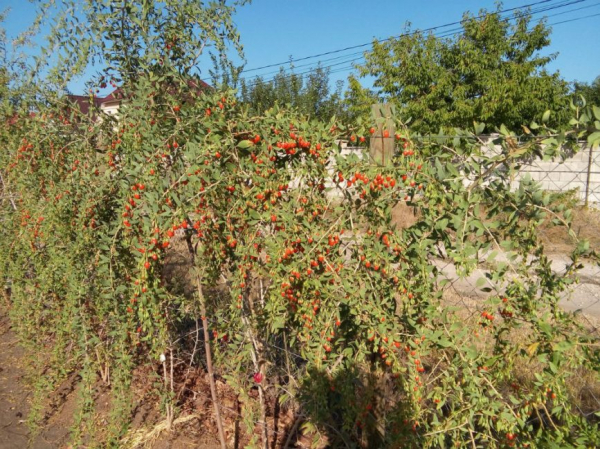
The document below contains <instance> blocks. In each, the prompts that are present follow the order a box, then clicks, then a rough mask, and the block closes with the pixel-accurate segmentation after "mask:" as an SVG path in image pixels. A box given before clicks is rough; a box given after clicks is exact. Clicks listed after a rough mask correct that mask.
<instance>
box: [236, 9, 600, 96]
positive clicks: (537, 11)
mask: <svg viewBox="0 0 600 449" xmlns="http://www.w3.org/2000/svg"><path fill="white" fill-rule="evenodd" d="M551 1H553V0H544V1H540V2H536V3H531V4H529V5H523V6H521V7H516V8H509V9H506V10H501V11H496V12H491V13H486V14H481V15H479V16H475V17H473V20H475V19H478V18H483V17H487V16H491V15H502V14H506V13H507V12H511V11H515V10H520V9H522V8H525V7H529V6H533V5H538V4H545V3H548V2H551ZM586 1H589V0H567V1H561V2H560V3H557V4H551V5H544V6H542V7H538V8H534V9H532V10H528V11H524V12H522V13H521V14H516V15H515V16H514V17H512V18H510V19H509V20H511V19H516V18H520V17H523V16H525V15H531V16H533V15H536V14H540V13H543V12H547V11H552V10H555V9H560V8H565V7H567V6H571V5H574V4H578V3H582V2H586ZM599 4H600V3H596V4H594V5H589V6H585V7H581V8H574V9H571V10H568V11H562V12H560V13H555V14H552V15H549V16H545V17H555V16H559V15H564V14H568V13H570V12H574V11H578V10H581V9H585V8H590V7H593V6H597V5H599ZM587 17H594V16H586V17H582V18H581V19H583V18H587ZM575 20H579V19H572V20H569V21H575ZM462 22H463V21H460V22H452V23H448V24H445V25H438V26H436V27H430V28H427V29H425V30H416V31H413V32H411V33H405V34H402V35H400V36H396V37H390V38H387V39H380V40H378V41H377V42H386V41H389V40H392V39H396V38H399V37H402V36H410V35H413V34H415V33H423V32H427V31H431V30H434V29H440V28H447V27H449V26H452V25H456V24H461V23H462ZM566 22H568V21H563V22H556V23H553V24H550V25H557V24H560V23H566ZM461 32H462V27H455V28H453V29H450V30H446V31H445V32H444V33H443V34H440V35H437V36H436V37H450V36H453V35H456V34H459V33H461ZM372 44H373V43H372V42H371V43H369V44H360V45H358V46H352V47H346V48H343V49H339V50H332V51H329V52H325V53H320V54H318V55H312V56H307V57H304V58H300V59H297V60H296V61H302V60H307V59H312V58H315V57H319V56H321V55H329V54H336V53H340V52H343V51H347V50H348V49H354V48H360V47H364V46H367V45H372ZM353 55H361V56H359V57H356V58H354V59H350V60H347V61H345V62H346V63H354V62H357V61H360V60H362V59H364V52H363V51H360V52H355V53H351V54H348V55H343V56H337V57H334V58H328V59H324V60H320V61H317V62H316V63H314V62H313V63H309V64H305V65H302V66H301V67H311V66H314V65H315V64H316V65H317V67H321V68H331V67H335V66H339V65H341V64H342V63H335V64H328V65H324V66H323V65H321V63H323V62H327V61H332V60H336V59H341V58H344V57H351V56H353ZM286 63H289V61H287V62H286ZM277 65H280V64H270V65H267V66H263V67H257V68H254V69H250V70H247V71H255V70H260V69H264V68H270V67H275V66H277ZM353 67H354V66H353V65H351V66H347V67H344V68H343V69H342V68H338V69H336V70H335V71H332V72H330V73H339V72H341V71H344V70H346V71H347V70H351V69H352V68H353ZM315 68H316V67H315ZM313 70H314V68H311V69H309V70H306V71H303V72H296V73H291V74H289V75H284V77H292V76H301V75H304V74H309V73H311V72H312V71H313ZM247 71H246V72H247ZM280 72H281V69H280V70H277V71H271V72H267V73H264V74H261V75H256V76H253V77H250V78H244V81H246V80H256V81H255V82H251V83H249V84H246V86H247V87H252V86H254V85H256V84H258V82H261V81H262V82H270V81H273V80H274V79H275V78H270V79H266V80H264V79H262V77H263V76H265V75H270V74H273V73H280Z"/></svg>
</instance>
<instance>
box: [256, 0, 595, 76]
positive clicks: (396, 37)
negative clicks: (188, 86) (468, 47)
mask: <svg viewBox="0 0 600 449" xmlns="http://www.w3.org/2000/svg"><path fill="white" fill-rule="evenodd" d="M552 1H555V0H541V1H538V2H535V3H529V4H527V5H523V6H519V7H515V8H508V9H503V10H501V11H496V12H495V13H486V14H482V15H480V16H477V17H475V18H476V19H479V18H483V17H486V16H488V15H490V14H502V13H505V12H510V11H514V10H517V9H522V8H528V7H530V6H535V5H540V4H543V3H548V2H552ZM580 1H586V0H580ZM460 23H462V20H460V21H457V22H451V23H446V24H443V25H436V26H434V27H430V28H425V29H424V30H421V31H422V32H429V31H435V30H438V29H440V28H446V27H449V26H452V25H459V24H460ZM410 34H414V32H412V33H403V34H400V35H398V36H392V37H388V38H385V39H378V40H377V41H376V42H378V43H382V42H387V41H389V40H392V39H398V38H400V37H403V36H407V35H410ZM370 45H373V41H371V42H365V43H363V44H358V45H352V46H349V47H345V48H340V49H337V50H331V51H326V52H323V53H319V54H316V55H310V56H304V57H302V58H298V59H296V60H295V62H299V61H306V60H308V59H314V58H319V57H321V56H328V55H332V54H336V53H341V52H343V51H348V50H355V49H357V48H364V47H368V46H370ZM291 62H294V61H289V60H288V61H284V62H276V63H273V64H268V65H264V66H262V67H255V68H252V69H247V70H244V72H255V71H257V70H262V69H268V68H271V67H279V66H281V65H285V64H290V63H291Z"/></svg>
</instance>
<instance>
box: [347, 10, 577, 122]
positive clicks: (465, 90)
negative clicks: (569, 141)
mask: <svg viewBox="0 0 600 449" xmlns="http://www.w3.org/2000/svg"><path fill="white" fill-rule="evenodd" d="M500 8H501V5H498V6H497V10H496V11H495V12H491V13H488V12H487V11H485V10H482V11H480V13H479V15H478V16H473V15H471V14H470V13H466V14H465V15H464V17H463V21H462V32H461V33H460V34H458V35H456V36H455V37H450V38H441V37H436V36H434V35H433V34H431V33H430V34H425V33H422V32H419V31H417V32H410V31H409V32H406V33H404V34H403V35H402V36H400V37H399V38H396V39H391V40H389V41H386V42H383V43H378V42H374V43H373V50H372V51H370V52H367V53H366V54H365V58H366V61H365V63H364V64H363V65H362V66H359V67H358V71H359V75H360V76H361V77H364V76H372V77H374V78H375V81H374V87H375V88H376V89H378V93H379V96H380V99H381V100H385V101H389V102H392V103H394V104H396V106H397V107H398V108H399V110H400V111H401V114H402V116H403V117H404V118H405V119H408V118H412V121H413V125H414V127H415V129H417V130H419V131H421V132H437V131H438V130H439V129H440V128H451V127H468V126H472V124H473V122H474V121H476V122H483V123H486V124H487V125H488V130H490V131H491V130H493V129H494V128H495V127H499V126H500V125H501V124H504V125H506V126H508V127H510V128H512V129H519V128H520V126H521V125H523V124H528V123H529V122H531V121H532V120H536V119H539V117H540V116H541V115H542V114H543V113H544V112H545V111H546V110H548V109H551V110H560V109H563V110H566V109H564V106H565V104H566V102H567V101H568V100H567V93H568V87H567V83H566V82H565V81H563V80H562V79H561V78H560V76H559V74H558V73H549V72H548V71H547V70H546V66H547V64H548V63H549V62H550V61H551V60H552V59H553V58H554V57H555V55H542V54H540V52H541V51H542V50H544V49H545V48H546V47H547V46H548V45H549V44H550V39H549V36H550V28H548V26H547V25H546V24H545V22H544V21H540V22H539V23H537V24H535V25H533V24H532V18H531V15H530V14H529V13H527V12H516V13H515V14H514V16H513V17H512V18H509V17H503V16H502V15H501V14H500ZM350 89H351V90H353V91H355V92H353V93H351V94H350V95H351V96H353V97H359V96H360V94H359V93H357V92H356V91H359V90H360V89H361V88H360V86H358V85H357V84H356V83H355V84H351V86H350ZM563 115H564V114H562V113H561V114H556V115H554V116H553V117H552V118H551V120H552V124H553V125H559V124H561V123H564V121H565V117H563Z"/></svg>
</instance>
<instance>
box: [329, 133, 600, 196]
mask: <svg viewBox="0 0 600 449" xmlns="http://www.w3.org/2000/svg"><path fill="white" fill-rule="evenodd" d="M492 138H493V137H491V138H490V140H491V139H492ZM362 151H363V149H362V148H354V147H343V149H342V154H350V153H355V154H361V152H362ZM500 151H501V149H500V148H499V147H497V148H494V147H493V146H491V145H490V146H486V147H485V152H491V153H493V152H500ZM590 151H591V150H590V148H582V149H581V150H580V151H579V152H578V153H577V154H575V155H573V156H572V157H570V158H568V159H566V160H564V161H561V160H560V159H557V160H555V161H542V160H540V159H536V160H533V161H531V162H530V163H529V164H525V165H524V166H522V168H521V170H520V171H519V173H518V174H517V176H516V177H515V179H514V180H513V182H512V186H513V187H514V188H517V187H518V185H519V181H520V180H521V179H522V178H524V177H525V176H527V175H529V176H530V177H531V178H532V179H533V180H535V181H537V182H539V183H540V184H541V186H542V188H543V189H545V190H549V191H552V192H566V191H568V190H572V189H578V195H579V199H580V200H581V202H582V203H584V202H585V195H586V184H587V171H588V164H589V156H590ZM332 165H333V164H332ZM330 171H331V173H332V174H333V171H334V169H333V166H332V167H331V169H330ZM326 186H327V187H334V186H335V184H334V183H333V182H331V181H329V182H327V183H326ZM336 190H338V189H333V190H332V191H330V195H332V196H340V195H341V191H336ZM588 190H589V194H588V204H589V205H591V206H594V207H600V151H598V150H596V151H594V152H593V153H592V164H591V167H590V180H589V189H588Z"/></svg>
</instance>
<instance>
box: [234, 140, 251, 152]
mask: <svg viewBox="0 0 600 449" xmlns="http://www.w3.org/2000/svg"><path fill="white" fill-rule="evenodd" d="M251 146H254V142H252V141H251V140H240V141H239V142H238V144H237V147H238V148H239V149H241V150H245V149H246V148H250V147H251Z"/></svg>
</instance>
